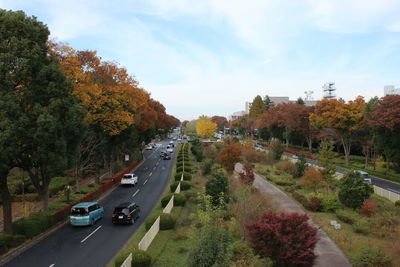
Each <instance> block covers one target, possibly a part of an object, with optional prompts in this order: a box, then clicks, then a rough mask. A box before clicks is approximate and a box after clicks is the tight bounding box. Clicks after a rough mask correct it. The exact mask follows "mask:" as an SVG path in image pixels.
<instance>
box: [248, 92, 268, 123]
mask: <svg viewBox="0 0 400 267" xmlns="http://www.w3.org/2000/svg"><path fill="white" fill-rule="evenodd" d="M264 111H265V104H264V102H263V100H262V98H261V96H259V95H258V96H256V97H255V98H254V100H253V102H252V103H251V107H250V111H249V116H250V117H252V118H257V117H259V116H260V115H261V114H263V113H264Z"/></svg>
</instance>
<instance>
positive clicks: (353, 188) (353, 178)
mask: <svg viewBox="0 0 400 267" xmlns="http://www.w3.org/2000/svg"><path fill="white" fill-rule="evenodd" d="M372 193H373V189H372V187H371V186H370V185H369V184H367V183H365V182H364V180H363V178H362V177H361V174H359V173H358V172H354V171H352V172H348V173H346V174H345V175H344V177H343V178H342V179H341V180H340V186H339V200H340V202H342V203H343V205H345V206H346V207H349V208H352V209H358V208H360V207H361V206H362V204H363V202H364V200H365V199H367V198H369V197H370V195H371V194H372Z"/></svg>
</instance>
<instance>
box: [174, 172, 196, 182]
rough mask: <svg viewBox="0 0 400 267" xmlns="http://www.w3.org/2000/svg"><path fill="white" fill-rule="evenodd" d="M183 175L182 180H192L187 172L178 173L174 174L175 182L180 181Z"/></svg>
mask: <svg viewBox="0 0 400 267" xmlns="http://www.w3.org/2000/svg"><path fill="white" fill-rule="evenodd" d="M182 173H183V180H184V181H190V180H192V175H191V174H190V173H188V172H178V173H176V174H175V181H180V180H181V177H182Z"/></svg>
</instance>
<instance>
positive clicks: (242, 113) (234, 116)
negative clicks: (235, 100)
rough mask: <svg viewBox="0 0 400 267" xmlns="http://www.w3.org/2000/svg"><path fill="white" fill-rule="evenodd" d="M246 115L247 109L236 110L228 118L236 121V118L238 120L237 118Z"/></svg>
mask: <svg viewBox="0 0 400 267" xmlns="http://www.w3.org/2000/svg"><path fill="white" fill-rule="evenodd" d="M246 115H247V113H246V112H245V111H237V112H234V113H233V114H232V115H230V116H229V117H228V120H229V121H234V120H237V119H239V118H241V117H244V116H246Z"/></svg>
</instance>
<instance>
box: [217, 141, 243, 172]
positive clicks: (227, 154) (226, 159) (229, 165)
mask: <svg viewBox="0 0 400 267" xmlns="http://www.w3.org/2000/svg"><path fill="white" fill-rule="evenodd" d="M241 155H242V146H241V145H240V144H239V143H237V142H232V143H231V144H226V145H224V147H223V148H222V149H221V150H220V151H219V153H218V156H217V161H218V162H219V163H221V165H222V166H224V168H225V170H226V171H228V172H232V171H233V169H234V167H235V164H236V163H237V162H239V161H240V157H241Z"/></svg>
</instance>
